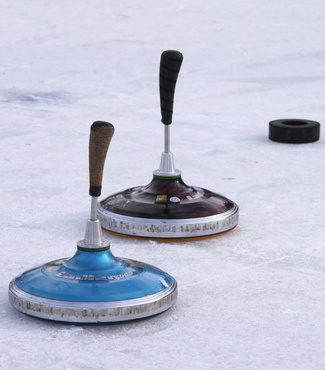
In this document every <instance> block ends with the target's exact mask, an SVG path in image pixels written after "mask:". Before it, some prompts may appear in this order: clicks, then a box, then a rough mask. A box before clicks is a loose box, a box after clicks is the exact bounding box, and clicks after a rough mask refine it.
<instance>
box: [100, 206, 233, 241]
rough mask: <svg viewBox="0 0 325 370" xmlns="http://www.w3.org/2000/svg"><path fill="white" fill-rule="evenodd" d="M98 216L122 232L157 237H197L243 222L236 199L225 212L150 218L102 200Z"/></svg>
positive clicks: (108, 227)
mask: <svg viewBox="0 0 325 370" xmlns="http://www.w3.org/2000/svg"><path fill="white" fill-rule="evenodd" d="M98 218H99V219H100V222H101V225H102V227H103V228H104V229H106V230H109V231H113V232H116V233H119V234H126V235H131V236H141V237H148V238H150V237H153V238H193V237H199V236H208V235H214V234H219V233H223V232H225V231H228V230H230V229H233V228H234V227H235V226H236V225H237V224H238V222H239V207H238V205H237V204H236V203H234V206H233V207H232V208H231V209H230V210H229V211H227V212H224V213H222V214H218V215H214V216H209V217H199V218H185V219H168V220H163V219H150V218H140V217H129V216H123V215H119V214H117V213H113V212H109V211H107V210H105V209H104V208H103V207H102V206H101V205H100V203H98Z"/></svg>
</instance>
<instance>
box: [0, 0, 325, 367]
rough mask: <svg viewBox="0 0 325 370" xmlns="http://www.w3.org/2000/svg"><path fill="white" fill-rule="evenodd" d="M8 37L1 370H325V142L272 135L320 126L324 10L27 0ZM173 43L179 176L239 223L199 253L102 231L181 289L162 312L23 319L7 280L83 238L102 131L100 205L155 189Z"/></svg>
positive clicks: (1, 92)
mask: <svg viewBox="0 0 325 370" xmlns="http://www.w3.org/2000/svg"><path fill="white" fill-rule="evenodd" d="M0 30H1V38H0V49H1V54H0V59H1V70H0V73H1V74H0V80H1V85H0V107H1V122H0V147H1V157H0V168H1V195H0V197H1V236H2V237H1V259H0V261H1V269H0V320H1V322H0V332H1V339H0V358H1V361H0V368H1V369H129V368H141V369H322V368H324V367H325V340H324V339H325V338H324V337H325V310H324V300H325V284H324V282H325V245H324V219H325V211H324V199H325V187H324V184H325V171H324V162H325V159H324V158H325V151H324V139H323V138H322V133H321V139H320V140H319V141H318V142H315V143H312V144H300V145H289V144H280V143H275V142H271V141H270V140H268V137H267V136H268V122H269V121H271V120H273V119H278V118H303V119H311V120H316V121H319V122H321V123H322V122H324V118H325V88H324V86H325V74H324V71H325V59H324V58H325V48H324V37H323V36H324V34H325V3H322V2H320V1H315V0H311V1H306V0H299V1H295V2H293V1H290V0H283V1H281V2H272V1H268V0H261V1H259V2H256V1H255V2H253V1H246V2H239V1H233V0H230V1H212V0H210V1H205V2H199V1H193V0H184V1H169V0H164V1H161V0H156V1H154V2H153V1H148V0H144V1H131V0H120V1H119V2H113V1H103V0H94V1H88V2H87V1H77V0H72V1H70V2H66V1H63V0H57V1H55V2H48V1H43V0H40V1H37V2H32V1H29V0H28V1H22V0H17V1H15V2H6V3H4V2H3V4H2V6H1V12H0ZM166 49H177V50H180V51H181V52H182V53H183V55H184V62H183V66H182V69H181V73H180V76H179V80H178V84H177V88H176V95H175V107H174V108H175V109H174V120H173V124H172V127H171V134H172V144H171V147H172V151H173V153H174V158H175V162H176V167H177V168H179V169H181V170H182V175H183V179H184V181H185V182H186V183H188V184H189V185H196V186H201V187H204V188H207V189H210V190H213V191H216V192H218V193H221V194H223V195H225V196H227V197H229V198H230V199H232V200H234V201H235V202H236V203H237V204H238V205H239V207H240V222H239V225H238V227H237V228H236V229H234V230H233V231H231V232H229V233H226V234H224V235H221V236H219V237H216V238H212V239H205V240H201V241H189V242H154V241H140V240H133V239H129V238H122V237H118V236H115V235H108V234H106V236H108V237H109V238H110V241H111V246H112V251H113V253H114V254H115V255H116V256H121V257H127V258H132V259H136V260H139V261H144V262H147V263H150V264H153V265H156V266H158V267H159V268H161V269H163V270H165V271H167V272H168V273H170V274H171V275H173V276H174V277H175V278H176V280H177V282H178V284H179V298H178V301H177V303H176V305H175V306H174V307H173V308H172V309H171V310H169V311H167V312H166V313H164V314H162V315H160V316H156V317H153V318H150V319H147V320H143V321H137V322H131V323H124V324H112V325H101V326H77V325H66V324H57V323H52V322H46V321H41V320H37V319H34V318H31V317H27V316H25V315H23V314H21V313H19V312H17V311H16V310H15V309H13V308H12V307H11V306H10V304H9V302H8V298H7V287H8V284H9V281H10V280H11V279H12V278H13V277H14V276H16V275H18V274H20V273H21V272H23V271H25V270H27V269H29V268H31V267H34V266H36V265H39V264H43V263H45V262H48V261H51V260H54V259H58V258H61V257H67V256H72V255H73V254H74V252H75V249H76V242H77V240H79V239H81V238H82V237H83V235H84V229H85V224H86V220H87V218H88V214H89V205H90V199H89V196H88V140H89V127H90V125H91V124H92V122H94V121H96V120H105V121H109V122H111V123H113V124H114V126H115V128H116V133H115V136H114V137H113V140H112V143H111V146H110V148H109V152H108V158H107V161H106V166H105V171H104V183H103V195H104V196H107V195H109V194H111V193H113V192H117V191H121V190H123V189H126V188H129V187H132V186H136V185H144V184H146V183H148V182H149V181H150V180H151V177H152V171H153V170H155V169H156V168H157V167H158V165H159V160H160V153H161V152H162V150H163V127H162V124H161V123H160V109H159V96H158V67H159V60H160V54H161V52H162V51H163V50H166Z"/></svg>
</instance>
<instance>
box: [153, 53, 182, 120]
mask: <svg viewBox="0 0 325 370" xmlns="http://www.w3.org/2000/svg"><path fill="white" fill-rule="evenodd" d="M182 62H183V55H182V53H180V52H179V51H177V50H166V51H164V52H163V53H162V54H161V59H160V72H159V90H160V109H161V122H162V123H163V124H164V125H170V124H171V123H172V116H173V105H174V93H175V86H176V81H177V77H178V73H179V71H180V69H181V65H182Z"/></svg>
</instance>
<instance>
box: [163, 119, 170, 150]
mask: <svg viewBox="0 0 325 370" xmlns="http://www.w3.org/2000/svg"><path fill="white" fill-rule="evenodd" d="M164 126H165V153H170V125H164Z"/></svg>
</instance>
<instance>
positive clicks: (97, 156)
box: [89, 121, 114, 197]
mask: <svg viewBox="0 0 325 370" xmlns="http://www.w3.org/2000/svg"><path fill="white" fill-rule="evenodd" d="M113 134H114V126H113V125H112V124H111V123H108V122H103V121H96V122H94V123H93V124H92V125H91V128H90V138H89V194H90V195H91V196H92V197H99V196H100V194H101V190H102V178H103V169H104V163H105V159H106V153H107V149H108V147H109V144H110V142H111V139H112V136H113Z"/></svg>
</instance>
